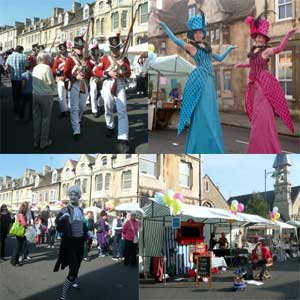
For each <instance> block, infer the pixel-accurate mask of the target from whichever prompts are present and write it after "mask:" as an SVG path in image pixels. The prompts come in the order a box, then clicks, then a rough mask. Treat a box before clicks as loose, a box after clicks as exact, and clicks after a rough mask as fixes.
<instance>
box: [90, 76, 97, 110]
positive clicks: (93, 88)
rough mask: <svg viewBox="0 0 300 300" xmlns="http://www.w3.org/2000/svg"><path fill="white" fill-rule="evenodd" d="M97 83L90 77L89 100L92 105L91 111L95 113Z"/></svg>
mask: <svg viewBox="0 0 300 300" xmlns="http://www.w3.org/2000/svg"><path fill="white" fill-rule="evenodd" d="M97 95H98V90H97V83H96V81H95V80H93V79H91V81H90V100H91V106H92V113H93V114H95V113H97Z"/></svg>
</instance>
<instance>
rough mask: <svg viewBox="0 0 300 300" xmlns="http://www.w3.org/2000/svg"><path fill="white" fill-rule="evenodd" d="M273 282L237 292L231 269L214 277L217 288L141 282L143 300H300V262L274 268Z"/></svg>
mask: <svg viewBox="0 0 300 300" xmlns="http://www.w3.org/2000/svg"><path fill="white" fill-rule="evenodd" d="M270 273H271V275H272V279H268V280H266V281H264V284H263V285H261V286H255V285H250V284H248V286H247V288H246V289H245V290H244V291H237V292H234V291H233V290H232V288H231V286H232V283H233V271H232V270H227V271H226V272H221V273H219V274H214V275H213V286H212V288H211V289H210V288H209V285H208V283H203V282H200V286H199V288H196V287H195V283H194V282H174V281H173V282H167V283H166V284H164V283H154V282H153V281H148V283H147V282H144V283H140V298H139V299H140V300H161V299H164V300H183V299H184V300H190V299H197V300H199V299H205V300H217V299H220V300H221V299H229V300H254V299H255V300H263V299H264V300H299V299H300V275H299V274H300V261H299V259H298V260H296V259H291V260H288V261H286V262H278V263H277V264H275V265H274V266H273V267H272V268H271V269H270Z"/></svg>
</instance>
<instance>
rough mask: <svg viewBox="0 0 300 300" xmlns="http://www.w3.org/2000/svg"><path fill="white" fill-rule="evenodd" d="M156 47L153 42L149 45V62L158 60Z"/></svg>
mask: <svg viewBox="0 0 300 300" xmlns="http://www.w3.org/2000/svg"><path fill="white" fill-rule="evenodd" d="M154 51H155V47H154V45H153V44H149V45H148V63H149V64H153V63H154V62H155V60H156V57H157V55H156V54H155V53H154Z"/></svg>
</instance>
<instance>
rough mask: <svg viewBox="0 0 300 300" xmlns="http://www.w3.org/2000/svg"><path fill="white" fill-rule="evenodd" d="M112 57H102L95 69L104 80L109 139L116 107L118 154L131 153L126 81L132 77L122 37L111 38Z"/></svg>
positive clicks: (103, 94)
mask: <svg viewBox="0 0 300 300" xmlns="http://www.w3.org/2000/svg"><path fill="white" fill-rule="evenodd" d="M109 46H110V50H111V55H106V56H103V57H102V60H101V65H99V66H98V67H97V68H96V69H95V75H96V76H97V77H98V78H100V79H101V78H104V82H103V86H102V90H101V95H102V98H103V100H104V109H105V121H106V127H107V134H106V136H107V137H112V136H113V135H114V128H115V124H114V105H115V104H116V107H117V113H118V152H119V153H129V152H130V147H129V143H128V131H129V129H128V114H127V100H126V92H125V80H126V78H127V77H129V76H130V74H131V71H130V63H129V61H128V59H127V58H126V57H124V58H123V57H121V52H120V50H121V46H122V44H121V41H120V35H116V36H114V37H110V38H109Z"/></svg>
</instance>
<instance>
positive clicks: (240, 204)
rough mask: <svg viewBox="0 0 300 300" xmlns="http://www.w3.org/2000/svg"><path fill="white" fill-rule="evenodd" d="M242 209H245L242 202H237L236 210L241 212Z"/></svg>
mask: <svg viewBox="0 0 300 300" xmlns="http://www.w3.org/2000/svg"><path fill="white" fill-rule="evenodd" d="M244 209H245V207H244V204H243V203H239V204H238V211H239V212H240V213H241V212H243V211H244Z"/></svg>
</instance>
